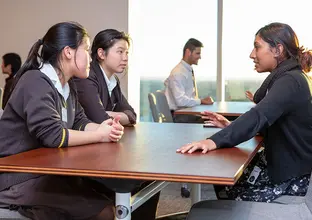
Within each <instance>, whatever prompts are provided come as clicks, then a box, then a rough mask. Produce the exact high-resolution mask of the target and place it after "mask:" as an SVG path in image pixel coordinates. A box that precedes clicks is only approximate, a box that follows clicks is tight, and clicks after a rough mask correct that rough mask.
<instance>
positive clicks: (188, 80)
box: [165, 38, 213, 123]
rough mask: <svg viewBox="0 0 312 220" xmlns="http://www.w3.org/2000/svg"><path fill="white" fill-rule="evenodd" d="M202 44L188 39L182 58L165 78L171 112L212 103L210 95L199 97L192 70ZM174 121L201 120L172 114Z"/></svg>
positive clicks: (198, 57) (195, 117)
mask: <svg viewBox="0 0 312 220" xmlns="http://www.w3.org/2000/svg"><path fill="white" fill-rule="evenodd" d="M202 47H203V44H202V43H201V42H200V41H198V40H196V39H194V38H191V39H189V40H188V41H187V42H186V44H185V46H184V48H183V59H182V60H181V62H180V63H179V64H178V65H177V66H176V67H175V68H174V69H173V70H172V71H171V73H170V75H169V77H168V78H167V79H166V80H165V95H166V98H167V100H168V104H169V108H170V110H171V112H173V111H175V110H176V109H178V108H183V107H193V106H196V105H200V104H204V105H209V104H212V103H213V100H212V98H211V97H210V96H208V97H206V98H203V99H199V98H198V91H197V86H196V81H195V77H194V71H193V68H192V65H193V64H194V65H197V63H198V60H199V59H200V58H201V48H202ZM173 120H174V122H181V123H183V122H188V123H192V122H193V123H194V122H195V123H196V122H197V123H198V122H200V121H201V118H200V117H197V116H188V115H178V116H173Z"/></svg>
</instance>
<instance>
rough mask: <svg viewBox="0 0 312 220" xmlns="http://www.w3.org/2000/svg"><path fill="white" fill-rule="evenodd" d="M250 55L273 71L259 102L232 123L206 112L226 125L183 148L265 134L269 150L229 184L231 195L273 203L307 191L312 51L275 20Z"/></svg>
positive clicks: (311, 164) (258, 66) (311, 159)
mask: <svg viewBox="0 0 312 220" xmlns="http://www.w3.org/2000/svg"><path fill="white" fill-rule="evenodd" d="M250 58H251V59H253V61H254V63H255V70H256V71H257V72H259V73H260V72H270V75H269V76H268V77H267V78H266V79H265V81H264V82H263V84H262V85H261V87H260V88H259V89H258V90H257V92H256V93H255V95H254V99H253V100H254V102H255V103H256V104H257V105H256V106H255V107H254V108H252V109H251V110H249V111H248V112H246V113H245V114H243V115H242V116H241V117H239V118H238V119H236V120H235V121H234V122H232V123H230V122H229V121H227V120H226V119H225V118H224V117H222V116H221V115H218V114H216V113H212V112H204V113H203V115H204V118H205V119H208V120H210V121H211V122H212V123H214V124H215V125H216V126H218V127H221V128H224V129H222V130H221V131H219V132H217V133H216V134H214V135H212V136H211V137H209V138H208V139H207V140H202V141H198V142H194V143H191V144H187V145H185V146H182V147H181V148H180V149H178V150H177V151H178V152H181V153H193V152H194V151H195V150H202V152H203V153H207V152H208V151H210V150H215V149H218V148H224V147H233V146H235V145H237V144H239V143H242V142H244V141H246V140H248V139H250V138H251V137H253V136H255V135H256V134H257V133H258V132H261V133H262V134H263V135H264V145H265V151H264V152H263V153H261V154H260V155H258V156H257V157H255V159H254V160H253V162H252V163H251V164H250V166H249V167H248V169H247V170H246V173H245V175H243V176H242V177H241V179H240V180H239V181H238V183H237V184H236V185H235V186H234V187H228V188H226V194H227V196H228V198H230V199H236V200H252V201H262V202H270V201H272V200H274V199H276V198H278V197H279V196H281V195H283V194H288V195H305V193H306V191H307V186H308V183H309V176H310V174H311V170H312V135H311V132H312V102H311V93H312V82H311V80H310V78H309V77H308V76H307V75H306V73H307V72H309V71H310V70H311V64H312V55H311V52H310V51H305V50H304V48H303V47H299V42H298V39H297V36H296V34H295V33H294V31H293V30H292V28H291V27H290V26H289V25H287V24H282V23H271V24H269V25H266V26H264V27H263V28H261V29H260V30H259V31H258V32H257V33H256V37H255V41H254V49H253V50H252V52H251V54H250Z"/></svg>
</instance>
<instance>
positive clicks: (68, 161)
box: [0, 123, 261, 185]
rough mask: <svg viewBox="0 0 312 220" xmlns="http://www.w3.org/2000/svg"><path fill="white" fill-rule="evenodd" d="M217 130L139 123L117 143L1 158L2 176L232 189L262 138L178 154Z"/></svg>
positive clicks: (182, 125)
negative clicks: (207, 185)
mask: <svg viewBox="0 0 312 220" xmlns="http://www.w3.org/2000/svg"><path fill="white" fill-rule="evenodd" d="M218 130H219V129H216V128H203V126H202V125H200V124H175V123H139V124H137V125H136V126H135V127H133V128H131V127H127V128H125V134H124V136H123V138H122V139H121V141H120V142H119V143H102V144H91V145H85V146H78V147H69V148H61V149H57V148H54V149H51V148H39V149H36V150H32V151H28V152H24V153H21V154H17V155H13V156H9V157H5V158H0V171H5V172H25V173H42V174H61V175H75V176H96V177H110V178H132V179H144V180H165V181H177V182H194V183H212V184H227V185H233V184H234V183H235V182H236V180H237V179H238V178H239V177H240V174H241V172H242V170H243V169H244V168H245V167H246V166H247V165H248V163H249V161H250V160H251V159H252V158H253V156H254V155H255V153H256V152H257V150H258V148H259V147H260V145H259V143H260V141H261V138H260V137H255V138H252V139H251V140H249V141H247V142H244V143H242V144H240V145H239V146H238V147H234V148H229V149H219V150H216V151H212V152H209V153H208V154H201V153H194V154H179V153H176V152H175V151H176V149H178V148H179V147H180V146H182V145H183V144H186V143H188V142H192V141H197V140H202V139H205V138H207V137H209V136H211V135H212V134H214V133H215V132H216V131H218Z"/></svg>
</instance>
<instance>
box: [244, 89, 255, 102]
mask: <svg viewBox="0 0 312 220" xmlns="http://www.w3.org/2000/svg"><path fill="white" fill-rule="evenodd" d="M245 95H246V97H247V98H248V99H249V100H250V101H252V102H253V97H254V95H253V94H252V92H250V91H246V92H245Z"/></svg>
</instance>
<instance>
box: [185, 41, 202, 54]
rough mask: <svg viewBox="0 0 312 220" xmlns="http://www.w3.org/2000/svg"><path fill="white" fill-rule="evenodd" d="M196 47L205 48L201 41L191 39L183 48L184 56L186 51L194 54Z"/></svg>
mask: <svg viewBox="0 0 312 220" xmlns="http://www.w3.org/2000/svg"><path fill="white" fill-rule="evenodd" d="M196 47H204V45H203V44H202V42H200V41H199V40H196V39H195V38H190V39H189V40H188V41H187V42H186V44H185V45H184V47H183V56H184V55H185V52H186V49H189V50H190V51H191V52H193V50H195V48H196Z"/></svg>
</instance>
